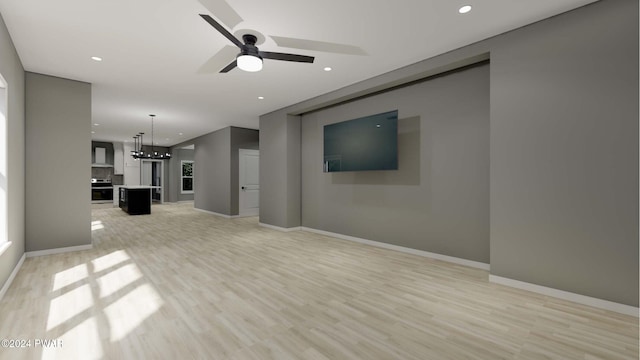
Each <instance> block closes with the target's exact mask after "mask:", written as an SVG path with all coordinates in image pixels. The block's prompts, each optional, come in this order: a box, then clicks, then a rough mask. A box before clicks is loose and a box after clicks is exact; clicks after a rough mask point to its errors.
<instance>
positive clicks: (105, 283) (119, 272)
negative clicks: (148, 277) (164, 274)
mask: <svg viewBox="0 0 640 360" xmlns="http://www.w3.org/2000/svg"><path fill="white" fill-rule="evenodd" d="M141 277H142V274H141V273H140V270H138V267H137V266H135V265H134V264H128V265H124V266H122V267H120V268H119V269H116V270H113V271H111V272H109V273H108V274H106V275H104V276H102V277H100V278H99V279H98V280H97V281H98V285H99V286H100V298H105V297H107V296H109V295H112V294H114V293H115V292H117V291H119V290H120V289H123V288H125V287H126V286H127V285H129V284H131V283H133V282H134V281H136V280H138V279H140V278H141Z"/></svg>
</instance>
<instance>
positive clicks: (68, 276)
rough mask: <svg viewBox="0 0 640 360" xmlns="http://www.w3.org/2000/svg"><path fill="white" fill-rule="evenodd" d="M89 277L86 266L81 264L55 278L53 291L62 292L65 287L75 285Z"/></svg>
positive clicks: (56, 275)
mask: <svg viewBox="0 0 640 360" xmlns="http://www.w3.org/2000/svg"><path fill="white" fill-rule="evenodd" d="M87 276H89V273H88V271H87V265H86V264H80V265H78V266H74V267H72V268H70V269H67V270H64V271H60V272H59V273H57V274H55V276H54V278H53V289H52V290H53V291H56V290H60V289H62V288H63V287H65V286H68V285H71V284H75V283H76V282H78V281H80V280H83V279H86V278H87Z"/></svg>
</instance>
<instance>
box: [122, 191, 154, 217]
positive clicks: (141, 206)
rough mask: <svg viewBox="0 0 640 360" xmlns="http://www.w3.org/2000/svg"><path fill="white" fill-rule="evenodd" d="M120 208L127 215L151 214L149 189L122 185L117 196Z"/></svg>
mask: <svg viewBox="0 0 640 360" xmlns="http://www.w3.org/2000/svg"><path fill="white" fill-rule="evenodd" d="M118 196H119V198H120V201H119V204H120V208H121V209H122V210H124V211H125V212H127V213H128V214H129V215H144V214H151V187H149V186H137V185H133V186H132V185H124V186H120V191H119V194H118Z"/></svg>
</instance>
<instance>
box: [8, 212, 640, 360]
mask: <svg viewBox="0 0 640 360" xmlns="http://www.w3.org/2000/svg"><path fill="white" fill-rule="evenodd" d="M92 214H93V224H92V229H93V231H92V235H93V241H94V249H93V250H89V251H81V252H75V253H67V254H58V255H49V256H43V257H36V258H29V259H26V260H25V262H24V265H23V267H22V269H21V271H20V272H19V273H18V276H17V277H16V279H15V280H14V282H13V284H12V286H11V288H10V289H9V291H8V292H7V294H6V295H5V297H4V299H3V300H2V301H1V302H0V338H4V339H23V340H31V346H30V347H26V348H1V347H0V359H12V360H13V359H54V358H55V359H238V360H240V359H309V360H312V359H313V360H326V359H607V360H609V359H638V319H637V318H634V317H629V316H625V315H620V314H616V313H612V312H607V311H604V310H599V309H595V308H590V307H587V306H582V305H578V304H574V303H570V302H567V301H562V300H558V299H554V298H549V297H545V296H541V295H537V294H533V293H528V292H525V291H521V290H517V289H512V288H508V287H504V286H501V285H496V284H491V283H489V282H488V273H487V272H486V271H483V270H477V269H472V268H467V267H463V266H458V265H453V264H449V263H445V262H441V261H437V260H431V259H426V258H422V257H418V256H414V255H409V254H403V253H398V252H394V251H390V250H385V249H380V248H375V247H370V246H366V245H362V244H357V243H351V242H346V241H342V240H337V239H333V238H329V237H325V236H321V235H317V234H312V233H307V232H291V233H282V232H278V231H275V230H271V229H267V228H263V227H260V226H258V223H257V219H256V218H240V219H224V218H220V217H216V216H212V215H210V214H206V213H201V212H197V211H194V210H193V205H192V204H189V203H184V204H177V205H158V206H154V207H153V211H152V214H151V215H143V216H129V215H127V214H125V213H124V212H123V211H121V210H120V209H117V208H113V209H111V208H108V209H94V210H93V212H92ZM42 339H44V340H56V341H58V342H57V343H56V344H57V345H60V344H59V341H61V342H62V344H61V345H62V346H57V347H45V346H42V345H41V344H40V345H38V346H36V343H35V342H36V340H40V343H42V342H43V341H42Z"/></svg>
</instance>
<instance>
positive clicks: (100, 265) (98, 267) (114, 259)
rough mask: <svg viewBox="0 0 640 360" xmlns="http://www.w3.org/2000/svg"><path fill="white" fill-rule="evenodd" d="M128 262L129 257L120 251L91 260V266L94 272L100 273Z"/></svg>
mask: <svg viewBox="0 0 640 360" xmlns="http://www.w3.org/2000/svg"><path fill="white" fill-rule="evenodd" d="M127 260H129V255H127V253H126V252H125V251H124V250H118V251H114V252H112V253H110V254H107V255H104V256H101V257H99V258H96V259H93V260H91V264H93V271H94V272H100V271H102V270H106V269H108V268H110V267H112V266H115V265H117V264H119V263H121V262H124V261H127Z"/></svg>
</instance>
